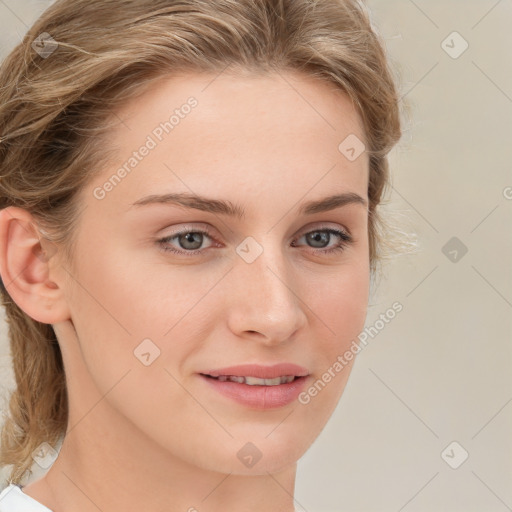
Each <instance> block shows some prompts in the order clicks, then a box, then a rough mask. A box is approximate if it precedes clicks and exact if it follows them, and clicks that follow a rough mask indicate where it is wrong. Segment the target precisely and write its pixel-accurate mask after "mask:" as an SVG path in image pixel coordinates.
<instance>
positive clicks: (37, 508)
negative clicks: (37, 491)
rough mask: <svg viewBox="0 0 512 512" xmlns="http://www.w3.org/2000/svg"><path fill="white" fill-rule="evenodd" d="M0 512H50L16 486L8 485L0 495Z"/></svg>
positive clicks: (50, 511)
mask: <svg viewBox="0 0 512 512" xmlns="http://www.w3.org/2000/svg"><path fill="white" fill-rule="evenodd" d="M0 512H52V510H50V509H49V508H48V507H45V506H44V505H41V503H39V502H38V501H36V500H35V499H34V498H32V496H29V495H28V494H25V493H24V492H23V491H22V490H21V487H19V486H17V485H16V484H10V485H8V486H7V487H6V488H5V489H4V490H3V491H2V492H1V493H0Z"/></svg>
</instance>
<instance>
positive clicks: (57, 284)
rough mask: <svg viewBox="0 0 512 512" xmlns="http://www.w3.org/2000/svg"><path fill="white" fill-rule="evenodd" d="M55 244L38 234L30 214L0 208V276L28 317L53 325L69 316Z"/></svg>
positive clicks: (19, 210)
mask: <svg viewBox="0 0 512 512" xmlns="http://www.w3.org/2000/svg"><path fill="white" fill-rule="evenodd" d="M56 254H57V251H56V246H55V245H54V244H53V243H52V242H50V241H49V240H46V239H44V240H43V238H42V237H41V235H40V234H39V230H38V225H37V223H36V221H35V219H34V218H33V217H32V215H31V214H30V213H29V212H28V211H26V210H24V209H22V208H17V207H14V206H9V207H7V208H3V209H2V210H0V275H1V277H2V281H3V284H4V286H5V288H6V289H7V292H8V293H9V295H10V296H11V298H12V299H13V301H14V302H15V303H16V304H17V305H18V306H19V307H20V308H21V309H22V310H23V311H24V312H25V313H26V314H27V315H28V316H30V317H31V318H33V319H34V320H36V321H38V322H42V323H45V324H54V323H57V322H61V321H63V320H66V319H68V318H70V312H69V308H68V305H67V303H66V301H65V296H64V294H63V288H62V286H63V285H64V284H65V281H64V280H63V278H62V272H60V273H58V272H57V270H58V263H57V261H56V260H57V258H55V256H56Z"/></svg>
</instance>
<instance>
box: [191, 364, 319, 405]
mask: <svg viewBox="0 0 512 512" xmlns="http://www.w3.org/2000/svg"><path fill="white" fill-rule="evenodd" d="M207 375H211V376H212V377H218V376H219V375H234V376H238V377H257V378H260V379H273V378H276V377H280V376H284V375H295V376H296V378H295V380H294V381H293V382H288V383H285V384H278V385H276V386H258V385H255V386H250V385H249V384H240V383H238V382H230V381H224V382H223V381H219V380H216V379H212V378H211V377H208V376H207ZM308 376H309V372H308V370H307V369H306V368H304V367H302V366H298V365H296V364H291V363H281V364H276V365H273V366H262V365H255V364H246V365H239V366H230V367H227V368H221V369H218V370H209V371H207V372H202V373H200V374H199V377H200V378H201V379H202V380H203V381H204V382H205V383H206V384H207V385H208V386H209V387H210V389H213V390H215V391H217V392H218V393H220V394H221V395H223V396H225V397H227V398H230V399H231V400H233V401H235V402H237V403H239V404H241V405H243V406H245V407H249V408H252V409H259V410H265V409H275V408H277V407H284V406H286V405H289V404H291V403H292V402H294V401H295V400H296V399H297V398H298V396H299V394H300V393H301V392H302V391H303V389H304V387H305V385H306V380H307V379H308Z"/></svg>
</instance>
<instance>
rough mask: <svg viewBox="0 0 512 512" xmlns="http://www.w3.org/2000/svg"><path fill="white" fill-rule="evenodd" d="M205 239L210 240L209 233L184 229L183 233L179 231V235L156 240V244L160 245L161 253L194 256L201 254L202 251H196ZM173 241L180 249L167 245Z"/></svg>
mask: <svg viewBox="0 0 512 512" xmlns="http://www.w3.org/2000/svg"><path fill="white" fill-rule="evenodd" d="M205 237H207V238H212V237H211V236H210V233H209V232H208V231H206V230H202V229H195V230H191V229H186V230H184V231H180V232H179V233H175V234H173V235H170V236H166V237H165V238H161V239H160V240H157V243H158V244H159V245H160V248H161V249H162V250H163V251H166V252H173V253H175V254H180V255H184V256H196V255H197V254H199V253H201V252H203V250H198V249H199V247H201V245H202V244H203V240H204V238H205ZM173 240H176V241H177V242H178V244H179V245H180V247H181V249H177V248H176V247H175V246H172V245H169V243H170V242H171V241H173Z"/></svg>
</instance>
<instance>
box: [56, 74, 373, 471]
mask: <svg viewBox="0 0 512 512" xmlns="http://www.w3.org/2000/svg"><path fill="white" fill-rule="evenodd" d="M116 115H117V116H118V118H119V119H120V120H121V121H122V122H119V125H118V126H117V127H116V128H115V129H114V130H113V131H112V133H111V142H112V143H113V144H115V145H116V146H117V148H118V152H117V160H116V161H115V162H114V163H113V164H112V165H110V166H109V167H108V169H104V170H103V171H102V174H101V175H99V176H97V177H96V178H95V179H94V182H93V183H91V184H90V185H89V186H88V187H86V188H85V189H84V190H82V195H81V199H82V200H83V202H84V205H85V209H84V210H83V213H82V216H81V219H80V223H79V231H78V237H77V246H76V258H75V270H74V273H73V278H74V279H69V280H68V281H67V285H66V286H67V288H66V289H65V296H66V300H67V303H68V307H69V315H70V318H71V321H72V326H73V327H74V329H75V330H76V337H77V340H78V345H75V344H73V343H71V342H70V341H69V340H66V339H62V338H63V335H62V333H63V332H64V331H62V330H61V331H59V330H58V327H59V326H58V325H57V326H56V329H57V333H58V334H59V332H60V334H61V335H60V336H59V342H60V343H61V345H62V348H63V355H64V359H65V361H64V362H65V365H66V368H67V371H68V374H69V377H68V378H69V379H71V380H72V379H73V377H74V375H73V371H74V369H76V371H77V372H79V370H78V369H79V368H82V370H84V371H83V372H82V373H77V375H78V374H79V375H80V379H81V381H80V382H79V383H77V386H74V387H72V388H70V393H71V396H70V401H71V404H72V405H71V406H72V407H73V403H78V402H79V401H80V399H81V398H80V396H86V395H89V396H90V392H91V390H92V389H93V388H94V389H95V390H97V391H99V392H100V394H101V396H102V397H103V406H105V405H108V407H109V408H111V409H110V410H111V411H112V410H113V411H115V413H116V415H115V417H116V418H118V419H119V418H121V421H123V422H126V423H129V424H130V425H135V427H137V428H138V429H139V430H138V431H137V432H142V433H143V434H144V435H145V436H147V437H148V438H149V439H151V440H152V441H154V442H155V443H156V445H157V446H158V447H160V448H161V449H163V450H165V451H167V452H168V453H169V454H170V455H172V456H173V457H177V458H179V459H181V460H183V461H185V462H187V463H190V464H193V465H195V466H199V467H202V468H205V469H211V470H216V471H222V472H226V473H229V472H231V473H239V474H251V473H252V474H254V473H261V474H266V472H267V471H269V472H275V471H278V470H280V469H283V468H285V467H286V466H289V465H291V464H294V463H295V462H296V461H297V460H298V459H299V458H300V457H301V456H302V454H303V453H304V452H305V451H306V450H307V448H308V447H309V446H310V445H311V443H312V442H313V441H314V439H315V438H316V437H317V435H318V434H319V433H320V431H321V430H322V428H323V427H324V425H325V423H326V422H327V420H328V418H329V417H330V415H331V413H332V412H333V409H334V407H335V406H336V404H337V402H338V399H339V398H340V396H341V394H342V392H343V389H344V387H345V384H346V381H347V378H348V375H349V373H350V370H351V365H352V363H353V359H352V360H350V361H348V360H346V359H345V358H344V359H343V360H344V361H345V363H344V364H341V363H340V357H341V358H343V356H344V354H345V353H346V352H347V350H349V349H350V347H351V346H352V347H353V346H354V345H353V342H354V340H356V339H357V335H358V334H359V332H360V331H361V330H362V328H363V325H364V319H365V315H366V306H367V301H368V288H369V259H368V258H369V249H368V224H367V221H368V210H367V206H366V202H367V186H368V158H367V154H366V153H365V152H362V153H361V151H362V146H361V144H362V142H361V141H363V140H364V133H363V129H362V124H361V121H360V118H359V116H358V115H357V113H356V111H355V109H354V108H353V106H352V105H351V103H350V102H349V100H348V98H347V97H346V96H345V95H344V94H342V93H341V92H339V91H335V90H334V89H333V87H332V86H329V85H327V84H324V83H319V82H316V81H313V79H311V78H307V77H304V76H302V75H299V74H295V73H290V72H287V73H280V74H277V73H276V74H272V75H267V76H250V77H249V76H246V77H242V76H237V75H234V74H228V73H227V72H225V73H223V74H220V75H219V76H214V75H206V74H205V75H199V74H189V75H183V76H181V77H173V78H166V79H164V80H161V81H158V82H155V84H154V85H153V86H151V88H150V89H148V90H147V91H146V92H145V93H144V94H143V95H142V96H140V97H139V98H137V99H136V100H133V101H131V102H130V103H129V104H127V105H125V107H123V109H121V110H119V111H117V112H116ZM347 137H348V139H347ZM345 139H347V140H345ZM166 194H167V195H169V196H168V201H165V200H164V199H165V195H166ZM192 196H197V197H198V198H197V199H193V198H192ZM333 196H342V197H341V198H338V200H335V199H332V200H331V201H328V202H326V203H324V202H323V201H324V200H325V199H327V198H331V197H333ZM158 197H160V200H158ZM180 197H181V199H180ZM148 198H149V199H148ZM172 198H174V199H173V200H171V199H172ZM317 202H321V203H319V204H318V205H316V206H315V203H317ZM330 230H333V231H330ZM338 232H340V233H341V234H338ZM187 233H188V234H187ZM163 239H166V240H163ZM162 240H163V241H162ZM337 362H338V364H336V363H337ZM277 364H291V365H297V366H298V367H300V369H298V368H294V367H289V368H286V367H281V368H277V369H275V373H272V371H271V370H268V367H271V366H274V365H277ZM340 364H341V366H342V368H341V369H340ZM239 365H257V366H260V367H263V369H261V368H259V370H258V369H257V368H256V369H255V368H242V369H239V371H237V370H236V369H235V370H225V369H226V368H227V367H233V366H239ZM258 371H261V372H262V373H258ZM326 372H327V374H328V375H327V376H325V375H326ZM212 374H213V375H214V376H215V375H217V376H219V375H225V374H229V375H238V376H239V377H243V376H244V375H245V376H249V377H251V376H252V377H258V376H260V377H267V378H271V377H278V376H281V375H288V376H289V375H294V376H296V377H297V376H299V375H302V377H301V378H300V379H299V378H297V379H296V380H294V381H293V382H291V383H288V384H276V383H277V382H281V381H275V380H273V381H270V382H269V381H258V380H251V379H249V383H245V381H243V378H240V379H239V380H241V381H242V382H240V383H239V382H231V380H232V379H228V381H225V377H221V378H220V379H214V378H213V377H208V376H206V375H212ZM86 376H87V377H86ZM329 377H330V378H329ZM317 381H320V382H321V383H320V384H318V382H317ZM315 382H317V385H316V388H315V389H316V392H315V389H313V391H311V392H309V391H308V390H309V389H310V388H311V387H312V386H313V385H314V383H315ZM251 383H252V385H251ZM262 384H263V385H262ZM73 394H74V395H75V396H73ZM99 411H100V408H98V409H97V410H96V412H95V411H91V412H90V413H89V414H91V415H94V414H100V412H99ZM112 417H113V416H112ZM126 431H127V430H126ZM119 432H123V430H122V429H120V430H119ZM120 435H122V434H120ZM258 459H259V460H258Z"/></svg>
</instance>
